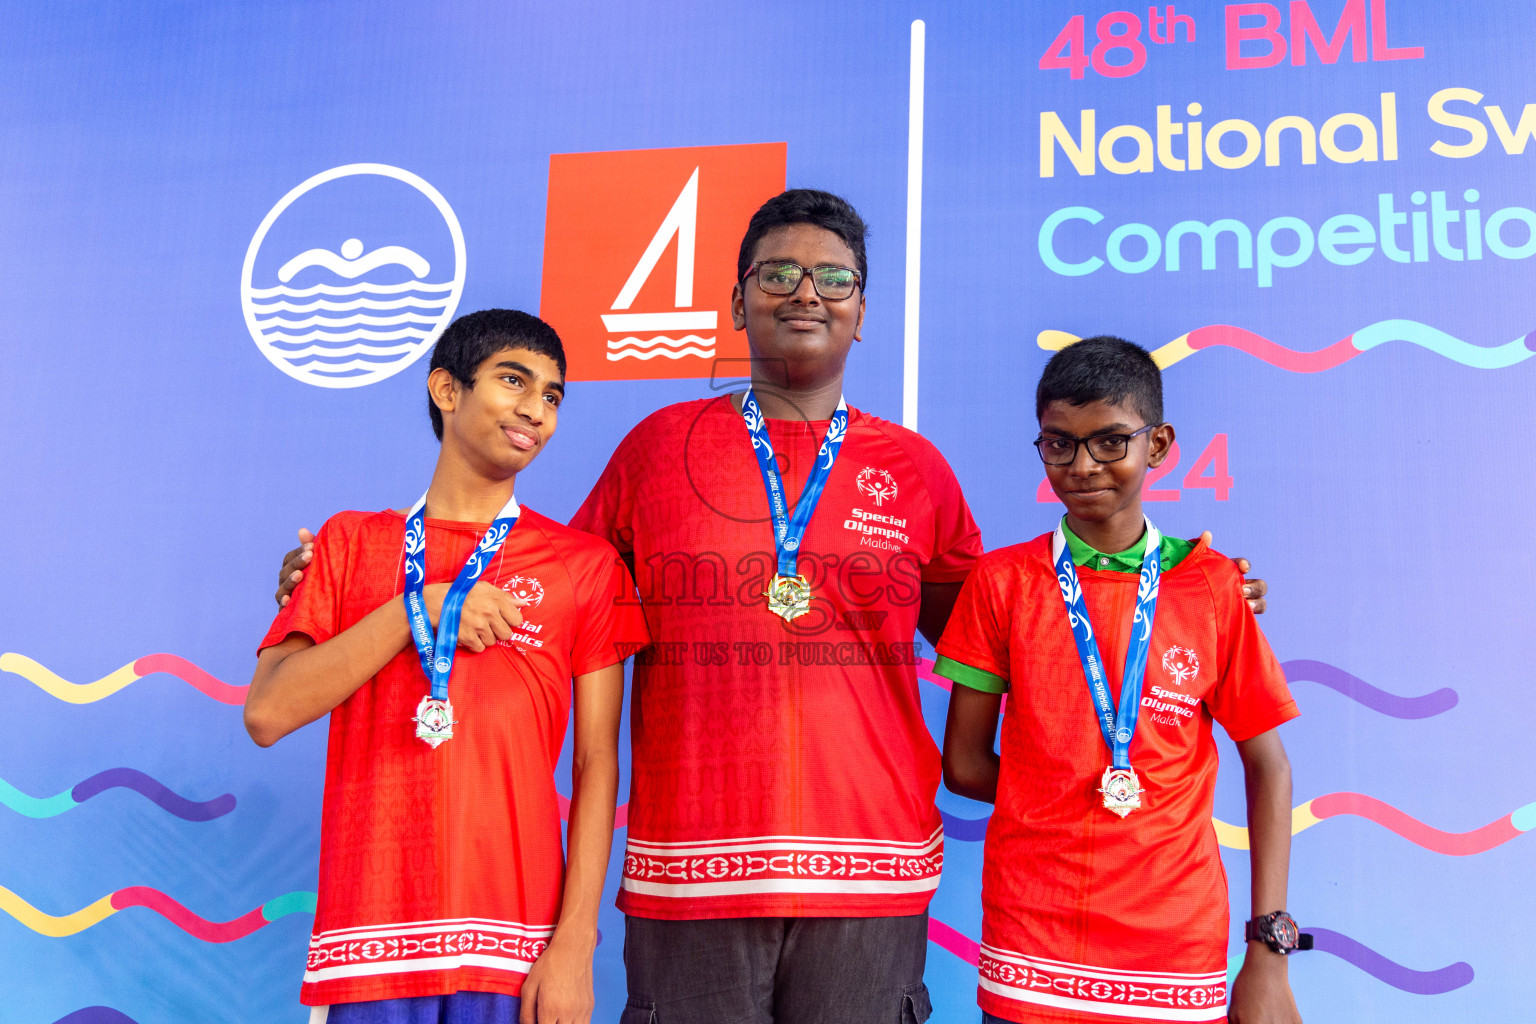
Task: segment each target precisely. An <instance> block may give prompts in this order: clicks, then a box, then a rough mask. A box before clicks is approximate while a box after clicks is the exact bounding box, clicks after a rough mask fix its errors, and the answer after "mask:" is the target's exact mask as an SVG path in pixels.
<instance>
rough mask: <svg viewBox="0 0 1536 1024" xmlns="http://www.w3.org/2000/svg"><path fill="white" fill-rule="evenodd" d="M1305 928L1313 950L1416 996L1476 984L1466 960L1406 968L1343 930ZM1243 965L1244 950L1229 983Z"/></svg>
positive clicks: (1231, 962)
mask: <svg viewBox="0 0 1536 1024" xmlns="http://www.w3.org/2000/svg"><path fill="white" fill-rule="evenodd" d="M1302 930H1303V931H1306V932H1308V933H1310V934H1311V936H1312V942H1313V945H1312V948H1313V949H1316V950H1320V951H1321V952H1324V953H1330V954H1332V955H1333V956H1336V957H1338V958H1339V959H1340V960H1343V961H1344V962H1345V963H1347V964H1350V965H1351V966H1354V967H1358V968H1360V970H1362V971H1364V972H1365V973H1366V974H1369V975H1370V976H1371V977H1373V978H1375V979H1376V980H1377V981H1382V982H1386V983H1387V984H1388V985H1391V986H1392V987H1393V988H1395V989H1397V990H1399V991H1401V992H1409V993H1412V994H1413V995H1416V996H1438V995H1441V994H1443V993H1446V992H1452V991H1454V990H1456V989H1458V988H1462V987H1463V986H1465V985H1470V984H1472V979H1473V978H1474V977H1475V976H1476V973H1475V972H1474V971H1473V970H1472V965H1471V964H1469V963H1466V962H1465V961H1461V960H1458V961H1457V962H1456V963H1454V964H1450V965H1449V966H1446V967H1441V968H1439V969H1438V970H1433V971H1416V970H1414V969H1413V968H1411V967H1404V966H1403V965H1402V964H1400V963H1398V962H1397V961H1395V960H1388V959H1387V958H1386V957H1384V956H1382V955H1381V954H1380V953H1378V952H1376V951H1375V950H1374V949H1372V948H1371V947H1369V946H1367V945H1365V944H1364V943H1363V942H1357V941H1356V940H1354V939H1352V938H1350V937H1349V936H1348V935H1345V934H1343V933H1342V932H1336V931H1332V930H1331V929H1328V928H1313V927H1310V926H1309V927H1306V928H1304V929H1302ZM1242 966H1243V954H1242V953H1238V954H1237V955H1236V956H1233V957H1231V958H1229V959H1228V960H1227V984H1228V985H1231V984H1232V982H1233V980H1234V979H1236V978H1237V972H1238V970H1239V969H1241V968H1242Z"/></svg>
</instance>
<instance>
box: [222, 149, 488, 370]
mask: <svg viewBox="0 0 1536 1024" xmlns="http://www.w3.org/2000/svg"><path fill="white" fill-rule="evenodd" d="M332 247H334V248H332ZM464 270H465V255H464V233H463V230H462V229H461V228H460V226H459V220H458V217H456V216H455V215H454V212H453V209H452V208H451V207H450V206H449V205H448V202H447V200H445V199H444V198H443V196H442V194H441V193H440V192H438V191H437V189H435V188H433V187H432V186H431V185H430V184H428V183H427V182H426V181H424V180H423V179H421V178H420V177H418V176H417V175H415V174H412V173H411V172H410V171H406V170H402V169H401V168H399V167H391V166H389V165H387V164H346V165H344V166H341V167H333V168H331V169H330V170H328V171H322V172H321V173H319V174H317V175H315V176H314V177H312V178H310V179H308V180H307V181H304V182H303V183H301V184H300V185H298V186H297V187H296V188H294V189H292V190H291V191H290V192H289V193H288V194H287V195H285V196H283V198H282V199H280V200H278V202H277V205H276V206H274V207H272V209H271V210H269V211H268V212H267V215H266V217H265V218H263V220H262V222H261V225H260V227H258V228H257V229H256V234H255V235H254V236H253V237H252V238H251V244H250V246H249V248H247V250H246V253H245V264H244V266H243V268H242V269H241V275H240V305H241V307H242V309H243V310H244V313H245V325H246V329H247V330H248V331H249V332H250V335H251V339H252V340H253V341H255V342H256V347H257V348H258V349H260V350H261V354H262V355H264V356H266V358H267V360H268V361H269V362H270V363H271V364H272V365H273V366H275V367H277V368H278V369H279V370H281V371H282V372H283V373H285V374H287V375H288V376H290V377H292V378H293V379H294V380H299V381H303V382H304V383H306V384H313V385H314V386H315V387H322V388H355V387H362V386H363V385H365V384H373V383H375V382H377V381H381V380H383V379H385V378H386V377H392V376H394V375H395V374H397V373H399V372H400V371H401V370H404V369H405V368H406V367H408V366H410V365H411V364H412V363H414V362H415V361H416V360H417V359H419V358H420V357H421V356H423V355H425V354H426V353H427V350H428V349H430V348H431V347H432V343H433V342H435V341H436V340H437V337H438V335H440V334H441V333H442V332H443V328H445V327H447V326H448V323H449V321H451V320H452V319H453V314H454V310H456V309H457V308H458V305H459V298H460V296H461V295H462V294H463V291H464Z"/></svg>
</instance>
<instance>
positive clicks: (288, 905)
mask: <svg viewBox="0 0 1536 1024" xmlns="http://www.w3.org/2000/svg"><path fill="white" fill-rule="evenodd" d="M317 899H318V896H317V895H316V894H315V893H313V892H290V893H284V894H283V895H281V896H277V897H274V898H273V899H270V900H267V902H265V903H263V904H262V905H261V906H259V907H257V908H256V909H254V910H252V911H250V912H249V913H246V914H242V915H240V916H239V917H237V918H235V919H234V920H232V921H210V920H208V919H207V918H205V917H199V916H198V915H197V914H194V913H193V912H192V911H190V910H188V909H187V908H186V907H184V906H182V905H181V904H180V903H177V902H176V901H175V900H173V899H171V897H169V896H167V895H166V894H165V893H163V892H161V891H160V890H159V889H151V888H149V887H148V886H143V885H133V886H129V887H128V888H126V889H119V890H117V891H116V892H113V893H108V894H107V895H105V896H103V897H102V898H101V899H99V900H97V901H96V902H94V903H92V904H90V905H88V906H85V907H82V908H80V909H79V910H77V911H75V912H74V913H73V914H65V915H63V916H62V917H54V916H53V915H51V914H45V913H43V912H42V911H41V910H38V909H37V908H36V907H34V906H32V904H30V903H28V902H27V901H26V900H24V899H22V898H21V897H20V896H18V895H16V894H15V893H14V892H12V891H11V890H9V889H7V888H5V887H4V886H0V910H3V911H5V912H6V913H7V914H10V915H11V916H12V917H14V918H15V919H16V920H18V921H20V922H21V923H22V924H24V925H26V926H27V927H28V928H30V929H32V930H33V931H34V932H37V933H38V934H39V935H47V936H49V937H51V938H56V939H57V938H63V937H65V936H67V935H74V934H77V933H79V932H83V931H85V930H86V929H87V928H90V927H93V926H95V925H98V924H100V923H101V922H103V921H105V920H106V919H107V918H109V917H111V916H112V915H113V914H115V913H117V912H118V911H119V910H127V909H128V908H129V907H148V908H149V909H150V910H153V911H154V912H155V913H157V914H159V915H160V916H161V917H163V918H165V919H166V920H167V921H169V922H171V923H172V924H174V925H175V926H176V927H178V928H180V929H181V930H182V931H184V932H186V933H187V934H188V935H190V936H192V937H193V938H194V939H201V940H203V941H204V942H233V941H234V940H236V939H243V938H245V937H246V936H247V935H249V934H251V933H252V932H254V931H256V929H258V928H262V927H265V926H266V925H268V924H271V923H272V922H273V921H276V920H277V919H278V918H280V917H286V916H287V915H289V914H313V913H314V912H315V902H316V900H317Z"/></svg>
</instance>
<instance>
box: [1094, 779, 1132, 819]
mask: <svg viewBox="0 0 1536 1024" xmlns="http://www.w3.org/2000/svg"><path fill="white" fill-rule="evenodd" d="M1099 792H1100V793H1103V794H1104V809H1105V810H1106V811H1110V812H1112V813H1114V814H1118V815H1120V817H1122V818H1123V817H1125V816H1126V815H1127V814H1130V813H1131V812H1132V811H1134V810H1135V809H1136V808H1138V807H1140V806H1141V794H1142V788H1141V783H1140V782H1139V781H1138V780H1137V778H1136V773H1135V772H1134V771H1132V770H1131V769H1129V768H1115V767H1113V766H1111V767H1109V768H1105V769H1104V778H1103V780H1102V781H1101V782H1100V783H1099Z"/></svg>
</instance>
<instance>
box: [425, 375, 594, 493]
mask: <svg viewBox="0 0 1536 1024" xmlns="http://www.w3.org/2000/svg"><path fill="white" fill-rule="evenodd" d="M428 388H429V390H430V391H431V392H432V396H433V399H434V400H435V401H436V402H437V406H438V408H439V409H441V410H442V411H443V439H444V442H445V443H448V442H449V441H450V440H451V442H452V443H453V445H454V448H455V449H456V451H457V452H458V453H459V456H460V457H461V458H464V459H466V460H467V461H469V462H470V463H472V464H474V465H475V468H476V469H477V471H479V472H481V473H483V474H485V475H486V476H491V477H502V476H508V475H514V474H516V473H519V472H521V471H522V470H523V469H525V468H526V467H527V466H528V464H529V463H530V462H532V461H533V460H534V457H535V456H536V455H538V454H539V452H541V451H542V450H543V449H544V445H545V444H546V443H547V442H548V441H549V438H550V436H551V435H552V434H554V432H555V423H556V421H557V420H558V418H559V409H560V403H561V401H562V400H563V399H564V397H565V379H564V377H562V376H561V374H560V367H559V366H558V365H556V363H555V361H554V360H553V359H551V358H550V357H549V356H547V355H545V354H544V353H542V352H535V351H533V350H531V349H526V348H504V349H502V350H501V351H499V352H497V353H495V354H493V355H491V356H490V357H488V358H487V359H485V360H484V361H483V362H482V363H481V364H480V366H479V368H478V369H477V370H476V371H475V386H474V387H472V388H465V387H463V386H461V385H460V384H459V383H458V382H457V381H455V380H454V379H453V377H452V375H451V374H449V373H448V371H447V370H444V369H437V370H433V371H432V374H431V377H430V378H429V379H428Z"/></svg>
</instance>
